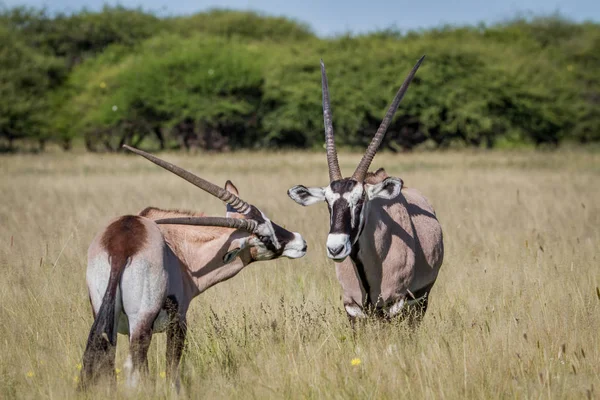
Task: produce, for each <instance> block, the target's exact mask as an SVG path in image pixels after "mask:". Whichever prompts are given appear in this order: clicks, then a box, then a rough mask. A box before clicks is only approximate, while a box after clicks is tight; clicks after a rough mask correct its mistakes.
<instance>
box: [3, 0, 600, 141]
mask: <svg viewBox="0 0 600 400" xmlns="http://www.w3.org/2000/svg"><path fill="white" fill-rule="evenodd" d="M0 23H1V24H2V25H0V26H2V27H4V28H2V32H3V33H2V35H0V43H1V45H2V46H3V47H2V52H3V54H6V56H5V58H6V60H2V61H0V62H1V63H4V64H3V66H4V70H3V71H1V72H0V73H1V74H3V81H2V83H1V85H2V89H1V90H2V91H3V92H2V93H3V94H4V96H3V99H0V104H2V107H3V110H6V111H5V112H4V113H3V115H2V116H1V118H2V120H1V121H2V122H1V124H2V125H0V126H2V129H3V130H2V135H3V137H4V138H9V141H10V142H12V141H14V140H15V139H20V138H31V139H36V140H42V141H43V140H46V139H47V138H48V137H50V138H52V139H54V140H55V141H57V142H59V143H61V144H62V145H63V147H65V148H69V147H70V143H71V142H72V141H73V140H78V139H82V140H85V142H86V144H87V147H88V149H90V150H105V149H106V150H117V149H119V148H120V147H121V146H120V145H121V144H123V143H132V144H140V143H142V142H143V144H144V145H145V146H147V147H149V148H165V147H171V146H180V147H186V148H191V147H196V146H199V147H202V148H204V149H212V150H226V149H232V148H281V147H302V148H321V147H322V146H323V115H322V108H321V79H320V68H319V59H320V58H323V59H324V61H325V63H326V65H327V70H328V75H329V83H330V90H331V102H332V108H333V120H334V127H335V132H336V140H337V143H338V144H339V145H340V146H348V147H360V148H362V147H364V146H365V145H366V144H367V143H368V142H369V141H370V139H371V137H372V135H373V133H374V132H375V131H376V129H377V127H378V126H379V123H380V121H381V119H382V117H383V115H384V113H385V111H386V110H387V107H388V105H389V103H390V101H391V100H392V98H393V96H394V94H395V92H396V90H397V89H398V86H399V85H400V84H401V82H402V80H403V79H404V77H405V76H406V74H407V73H408V71H409V70H410V68H411V67H412V66H413V65H414V63H415V62H416V60H417V59H418V58H419V57H420V56H421V55H423V54H426V55H427V57H426V60H425V62H424V64H423V65H422V67H421V69H420V70H419V72H418V74H417V76H416V78H415V79H414V81H413V84H412V85H411V88H410V90H409V91H408V94H407V95H406V97H405V99H404V100H403V102H402V103H401V105H400V108H399V111H398V112H397V114H396V116H395V118H394V120H393V122H392V124H391V126H390V128H389V130H388V134H387V135H386V138H385V141H384V143H383V146H384V147H386V148H389V149H391V150H394V151H397V150H400V149H410V148H413V147H415V146H418V145H420V144H421V143H425V142H426V143H427V144H428V145H433V146H436V147H449V146H479V147H493V146H524V145H526V146H527V145H536V146H538V145H544V144H551V145H557V144H559V143H561V142H564V141H576V142H579V143H589V142H594V141H599V140H600V111H599V110H600V107H599V103H600V25H598V24H593V23H583V24H576V23H573V22H570V21H568V20H564V19H562V18H560V16H549V17H543V18H536V19H533V20H525V19H516V20H513V21H509V22H507V23H504V24H499V25H494V26H489V27H486V26H484V25H480V26H477V27H451V26H445V27H441V28H438V29H432V30H427V31H419V32H409V33H406V34H403V33H401V32H397V31H394V30H386V31H381V32H376V33H373V34H369V35H359V36H351V35H347V36H342V37H337V38H333V39H319V38H317V37H315V36H314V35H313V34H312V32H311V31H310V29H309V28H308V27H307V26H305V25H303V24H299V23H296V22H294V21H290V20H287V19H284V18H276V17H267V16H262V15H260V14H257V13H253V12H237V11H227V10H213V11H210V12H207V13H200V14H196V15H192V16H188V17H168V18H158V17H156V16H154V15H152V14H148V13H144V12H141V11H139V10H137V11H136V10H127V9H124V8H120V7H114V8H110V7H107V8H105V9H103V10H102V11H101V12H97V13H94V12H88V11H82V12H79V13H74V14H72V15H58V16H56V17H50V16H49V15H48V14H47V13H46V11H44V10H35V9H24V8H16V9H9V10H4V11H3V12H1V13H0ZM11 60H12V61H11ZM21 65H22V66H23V67H21ZM66 74H68V77H67V75H66ZM8 132H10V133H8Z"/></svg>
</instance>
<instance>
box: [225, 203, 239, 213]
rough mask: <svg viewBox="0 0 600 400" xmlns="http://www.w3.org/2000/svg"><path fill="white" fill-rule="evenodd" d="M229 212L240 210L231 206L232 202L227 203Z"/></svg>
mask: <svg viewBox="0 0 600 400" xmlns="http://www.w3.org/2000/svg"><path fill="white" fill-rule="evenodd" d="M227 212H230V213H237V212H238V211H237V210H236V209H235V208H233V207H231V204H227Z"/></svg>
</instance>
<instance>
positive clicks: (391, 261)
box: [288, 56, 444, 326]
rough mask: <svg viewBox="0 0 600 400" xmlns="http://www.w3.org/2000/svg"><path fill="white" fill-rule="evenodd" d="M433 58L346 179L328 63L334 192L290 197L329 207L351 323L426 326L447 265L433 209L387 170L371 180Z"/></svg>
mask: <svg viewBox="0 0 600 400" xmlns="http://www.w3.org/2000/svg"><path fill="white" fill-rule="evenodd" d="M424 58H425V56H423V57H421V59H420V60H419V61H418V62H417V64H416V65H415V66H414V67H413V69H412V70H411V72H410V73H409V75H408V77H407V78H406V79H405V81H404V83H403V84H402V86H401V87H400V89H399V90H398V92H397V94H396V97H395V98H394V100H393V102H392V104H391V105H390V107H389V109H388V111H387V113H386V115H385V117H384V119H383V121H382V123H381V125H380V126H379V129H378V130H377V132H376V134H375V136H374V137H373V139H372V141H371V143H370V145H369V147H368V148H367V150H366V152H365V154H364V156H363V157H362V160H361V161H360V163H359V164H358V167H357V168H356V171H354V174H352V177H350V178H343V177H342V173H341V171H340V167H339V164H338V157H337V150H336V147H335V141H334V137H333V124H332V119H331V118H332V117H331V106H330V104H329V88H328V84H327V75H326V72H325V65H324V63H323V60H321V84H322V92H323V120H324V125H325V142H326V149H327V163H328V165H329V181H330V182H329V185H328V186H324V187H311V188H307V187H305V186H302V185H298V186H294V187H293V188H291V189H289V190H288V195H289V196H290V198H291V199H292V200H294V201H295V202H296V203H298V204H300V205H302V206H308V205H311V204H315V203H317V202H320V201H325V202H326V203H327V205H328V207H329V215H330V221H329V223H330V230H329V235H328V236H327V245H326V246H327V256H328V257H329V258H331V259H333V260H334V261H335V262H336V275H337V278H338V280H339V282H340V284H341V286H342V292H343V302H344V308H345V309H346V313H347V314H348V318H349V319H350V323H351V324H352V326H354V323H355V320H356V318H357V317H361V318H362V317H365V316H367V315H368V314H372V315H375V316H377V317H381V318H384V319H391V318H392V317H394V316H397V315H398V316H400V317H406V316H410V317H411V318H410V321H412V322H413V323H418V322H419V321H420V320H421V318H422V317H423V315H424V314H425V311H426V310H427V303H428V299H429V292H430V291H431V288H432V287H433V284H434V283H435V281H436V279H437V275H438V272H439V270H440V267H441V265H442V260H443V257H444V245H443V238H442V228H441V226H440V223H439V222H438V220H437V218H436V214H435V211H434V210H433V207H432V206H431V205H430V204H429V202H428V201H427V199H426V198H425V197H424V196H423V195H422V194H421V193H420V192H419V191H417V190H416V189H413V188H406V187H404V186H403V181H402V179H400V178H395V177H392V176H388V175H387V173H386V172H385V170H384V169H383V168H380V169H378V170H377V171H376V172H368V169H369V166H370V165H371V161H372V160H373V157H374V156H375V153H376V152H377V150H378V148H379V145H380V144H381V141H382V139H383V137H384V135H385V133H386V131H387V128H388V126H389V124H390V122H391V120H392V117H393V115H394V113H395V112H396V110H397V109H398V105H399V104H400V101H401V100H402V97H404V94H405V93H406V90H407V89H408V86H409V85H410V82H411V81H412V79H413V77H414V75H415V73H416V72H417V69H418V68H419V66H420V65H421V63H422V62H423V59H424Z"/></svg>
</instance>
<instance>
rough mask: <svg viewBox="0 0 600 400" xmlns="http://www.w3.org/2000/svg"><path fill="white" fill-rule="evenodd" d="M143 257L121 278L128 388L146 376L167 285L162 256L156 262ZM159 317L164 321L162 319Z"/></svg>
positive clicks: (136, 259) (132, 263)
mask: <svg viewBox="0 0 600 400" xmlns="http://www.w3.org/2000/svg"><path fill="white" fill-rule="evenodd" d="M144 256H145V257H139V258H136V257H134V259H133V261H132V262H131V264H130V265H129V266H128V267H127V269H126V270H125V271H124V272H123V277H122V278H121V293H122V298H123V311H124V313H125V315H127V319H128V322H129V338H130V339H129V340H130V342H129V357H128V359H127V362H126V363H125V368H126V370H127V377H126V378H127V384H128V386H130V387H135V386H137V385H138V383H139V381H140V378H141V377H142V376H146V375H147V373H148V357H147V356H148V348H149V347H150V341H151V340H152V330H153V326H154V323H155V321H156V320H157V318H158V317H159V313H160V312H161V309H162V308H163V306H164V304H165V300H166V296H167V288H168V282H169V281H168V275H167V271H166V270H165V268H163V266H162V254H161V257H160V258H159V259H156V260H153V259H151V258H150V257H149V256H150V255H149V254H144ZM163 313H165V314H166V312H165V311H163ZM161 317H162V318H160V319H163V318H166V315H164V316H161Z"/></svg>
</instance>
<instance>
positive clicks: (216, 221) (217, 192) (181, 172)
mask: <svg viewBox="0 0 600 400" xmlns="http://www.w3.org/2000/svg"><path fill="white" fill-rule="evenodd" d="M123 147H124V148H126V149H127V150H129V151H131V152H133V153H135V154H138V155H140V156H142V157H144V158H145V159H147V160H149V161H151V162H153V163H154V164H156V165H158V166H159V167H162V168H164V169H166V170H167V171H170V172H172V173H174V174H175V175H177V176H179V177H180V178H183V179H185V180H186V181H188V182H189V183H191V184H192V185H194V186H196V187H199V188H200V189H202V190H204V191H205V192H207V193H209V194H211V195H213V196H215V197H216V198H218V199H219V200H222V201H224V202H225V203H227V204H229V205H231V207H233V208H234V209H235V210H236V211H237V212H239V213H241V214H248V213H249V212H250V210H251V209H252V206H251V205H250V204H248V203H246V202H245V201H244V200H242V199H240V198H239V197H237V196H236V195H234V194H233V193H231V192H229V191H228V190H225V189H223V188H221V187H219V186H217V185H215V184H213V183H211V182H209V181H207V180H204V179H202V178H200V177H199V176H196V175H194V174H192V173H191V172H188V171H186V170H185V169H183V168H180V167H178V166H176V165H173V164H171V163H170V162H167V161H164V160H161V159H160V158H158V157H156V156H153V155H152V154H149V153H146V152H145V151H142V150H139V149H136V148H134V147H131V146H128V145H123ZM155 222H156V223H157V224H177V225H204V226H222V227H226V228H235V229H243V230H245V231H248V232H250V233H254V232H255V231H256V227H257V226H258V223H257V222H256V221H253V220H252V219H242V218H226V217H183V218H164V219H159V220H156V221H155Z"/></svg>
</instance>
